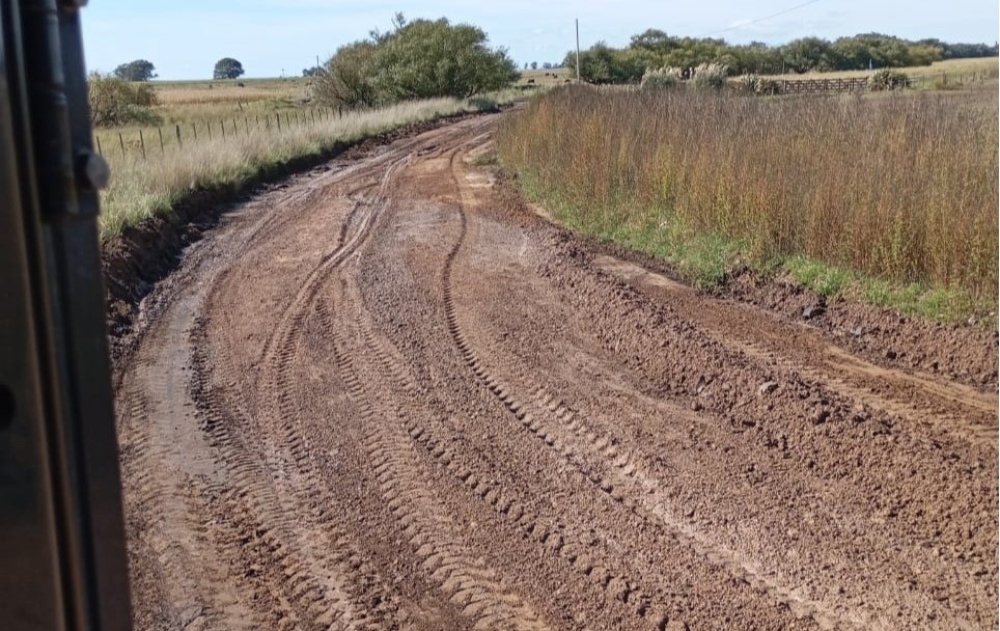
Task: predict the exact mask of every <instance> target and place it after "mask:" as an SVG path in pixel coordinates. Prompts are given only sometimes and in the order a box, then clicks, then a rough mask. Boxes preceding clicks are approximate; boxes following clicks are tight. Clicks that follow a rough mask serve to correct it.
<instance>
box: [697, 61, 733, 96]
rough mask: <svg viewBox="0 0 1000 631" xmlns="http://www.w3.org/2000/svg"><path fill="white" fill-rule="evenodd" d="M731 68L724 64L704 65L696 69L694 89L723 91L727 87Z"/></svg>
mask: <svg viewBox="0 0 1000 631" xmlns="http://www.w3.org/2000/svg"><path fill="white" fill-rule="evenodd" d="M728 76H729V68H727V67H726V66H725V65H724V64H702V65H700V66H698V67H697V68H695V69H694V87H696V88H698V89H709V90H721V89H723V88H725V87H726V77H728Z"/></svg>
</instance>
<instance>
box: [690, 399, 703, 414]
mask: <svg viewBox="0 0 1000 631" xmlns="http://www.w3.org/2000/svg"><path fill="white" fill-rule="evenodd" d="M691 409H692V410H693V411H695V412H700V411H701V401H692V402H691Z"/></svg>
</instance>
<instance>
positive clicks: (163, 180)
mask: <svg viewBox="0 0 1000 631" xmlns="http://www.w3.org/2000/svg"><path fill="white" fill-rule="evenodd" d="M497 98H498V99H500V100H502V99H503V97H497ZM477 110H478V107H477V105H476V104H471V103H469V102H468V101H464V100H457V99H433V100H427V101H411V102H406V103H400V104H398V105H394V106H392V107H387V108H385V109H381V110H371V111H364V112H352V113H347V114H345V115H344V116H343V117H341V118H337V117H332V118H327V119H319V120H317V121H316V122H311V119H310V122H309V123H308V124H306V123H303V124H300V125H297V126H292V127H291V128H288V127H286V128H284V129H283V131H282V132H281V133H278V132H277V130H276V127H275V126H272V127H271V128H270V129H267V130H265V129H258V128H251V132H250V133H249V134H246V133H244V132H245V130H242V131H241V132H240V133H238V134H232V133H231V134H230V135H229V136H228V137H226V138H223V137H222V136H221V135H219V134H217V135H215V136H214V137H213V139H212V140H207V139H204V138H202V139H200V140H199V141H198V142H192V143H188V144H185V145H183V147H177V146H176V145H174V146H172V147H170V148H169V149H168V150H167V151H165V152H163V153H160V152H159V148H158V145H157V149H155V150H150V151H148V152H147V157H146V159H143V158H141V157H140V155H139V154H138V153H137V152H135V151H131V152H127V153H126V155H125V156H122V155H121V154H120V153H118V152H117V151H106V152H105V154H106V158H107V159H108V162H109V163H110V165H111V170H112V179H111V185H110V186H109V187H108V189H107V190H105V191H104V192H103V193H102V196H101V205H102V213H101V224H100V228H101V238H102V240H103V239H108V238H110V237H112V236H115V235H117V234H120V233H121V231H122V230H124V229H125V228H126V227H127V226H131V225H135V224H137V223H139V222H141V221H143V220H145V219H149V218H151V217H153V216H155V215H158V214H164V213H169V212H170V209H171V208H172V207H173V206H174V205H175V204H176V203H177V201H178V200H179V199H181V198H182V197H184V196H185V195H186V194H188V193H190V192H191V191H192V190H196V189H199V188H204V187H211V186H225V185H237V184H240V183H242V182H245V181H247V180H250V179H252V178H253V177H255V176H257V175H258V174H260V173H263V172H266V171H268V170H270V169H273V168H275V167H277V166H279V165H281V164H284V163H287V162H288V161H290V160H292V159H293V158H296V157H300V156H307V155H318V154H320V153H322V152H325V151H327V150H330V149H332V148H333V147H334V146H336V145H337V144H338V143H347V142H352V141H356V140H360V139H363V138H366V137H370V136H375V135H378V134H380V133H383V132H386V131H390V130H392V129H397V128H399V127H404V126H406V125H410V124H414V123H419V122H423V121H428V120H432V119H435V118H440V117H442V116H448V115H452V114H459V113H462V112H472V111H477Z"/></svg>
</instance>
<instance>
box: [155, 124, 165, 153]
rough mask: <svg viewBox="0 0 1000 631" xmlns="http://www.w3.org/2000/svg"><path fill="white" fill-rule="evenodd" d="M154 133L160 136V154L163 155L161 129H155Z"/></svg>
mask: <svg viewBox="0 0 1000 631" xmlns="http://www.w3.org/2000/svg"><path fill="white" fill-rule="evenodd" d="M156 133H158V134H159V135H160V153H163V128H162V127H157V128H156Z"/></svg>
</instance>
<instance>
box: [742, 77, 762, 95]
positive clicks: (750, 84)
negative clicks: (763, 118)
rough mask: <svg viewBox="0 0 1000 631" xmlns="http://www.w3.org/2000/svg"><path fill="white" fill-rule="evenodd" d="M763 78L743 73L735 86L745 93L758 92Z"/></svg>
mask: <svg viewBox="0 0 1000 631" xmlns="http://www.w3.org/2000/svg"><path fill="white" fill-rule="evenodd" d="M763 83H764V80H763V79H761V78H760V77H758V76H757V75H755V74H745V75H743V76H742V77H740V78H739V81H738V82H737V84H736V85H737V86H738V87H739V89H740V91H741V92H746V93H747V94H760V92H761V87H762V85H763Z"/></svg>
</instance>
